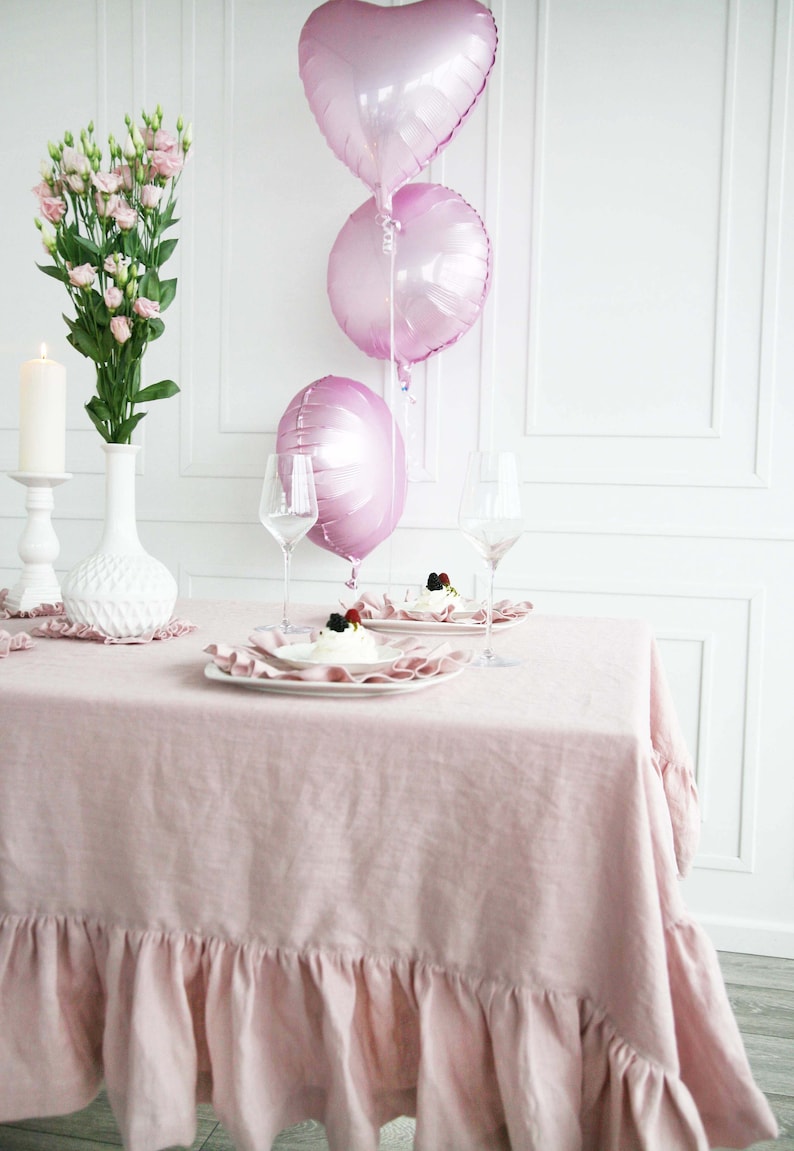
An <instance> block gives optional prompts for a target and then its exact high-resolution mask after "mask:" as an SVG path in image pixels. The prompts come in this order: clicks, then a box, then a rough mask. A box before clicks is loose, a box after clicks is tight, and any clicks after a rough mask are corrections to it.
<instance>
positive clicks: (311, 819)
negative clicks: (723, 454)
mask: <svg viewBox="0 0 794 1151" xmlns="http://www.w3.org/2000/svg"><path fill="white" fill-rule="evenodd" d="M179 614H180V615H181V616H183V617H185V618H188V619H190V620H192V621H193V622H195V623H197V624H198V625H199V628H198V630H197V631H196V632H194V633H192V634H191V635H187V636H182V637H181V638H179V639H175V640H172V641H169V642H164V643H152V644H148V645H141V646H124V645H116V646H103V645H100V644H93V643H88V642H79V641H75V640H66V639H40V640H38V641H37V644H36V646H35V648H32V649H31V650H29V651H22V652H16V653H14V654H12V655H11V656H10V658H8V659H6V660H4V661H2V663H0V732H2V735H0V762H1V763H2V767H1V768H0V1121H5V1122H7V1121H12V1120H15V1119H20V1118H25V1117H33V1116H43V1115H46V1114H55V1113H62V1112H66V1111H70V1110H75V1109H78V1108H80V1107H82V1106H84V1105H86V1104H87V1103H88V1102H89V1101H90V1100H91V1099H92V1098H93V1096H94V1095H95V1093H96V1091H97V1090H98V1088H99V1086H100V1083H101V1082H102V1080H103V1079H104V1081H105V1083H106V1086H107V1091H108V1095H109V1098H110V1101H111V1105H112V1107H113V1110H114V1112H115V1115H116V1117H117V1120H118V1122H119V1125H120V1128H121V1131H122V1135H123V1138H124V1140H125V1146H126V1147H128V1148H129V1149H130V1151H157V1149H159V1148H163V1147H166V1146H169V1145H172V1144H177V1143H183V1144H189V1143H190V1142H191V1141H192V1139H193V1137H194V1134H195V1104H196V1100H197V1099H199V1100H207V1099H211V1100H212V1102H213V1104H214V1106H215V1109H216V1112H217V1114H218V1116H219V1118H220V1119H221V1120H222V1122H223V1124H224V1126H225V1127H226V1128H227V1129H228V1130H229V1132H230V1133H231V1135H232V1137H233V1139H234V1141H235V1145H236V1146H237V1147H238V1148H239V1149H240V1151H262V1149H263V1148H267V1147H269V1146H270V1142H271V1141H272V1140H273V1138H274V1137H275V1136H276V1134H277V1133H278V1132H279V1131H280V1130H281V1129H283V1128H284V1127H285V1126H288V1125H290V1124H292V1123H295V1122H298V1121H300V1120H303V1119H306V1118H316V1119H319V1120H321V1121H322V1122H324V1123H325V1125H326V1128H327V1133H328V1139H329V1143H330V1145H331V1148H332V1149H333V1151H374V1149H375V1148H377V1145H378V1130H379V1127H380V1125H381V1124H383V1123H384V1122H386V1121H387V1120H389V1119H391V1118H393V1117H395V1116H396V1115H399V1114H408V1115H416V1117H417V1124H416V1142H415V1146H416V1148H417V1149H418V1151H474V1149H475V1148H477V1149H478V1151H481V1149H485V1148H487V1149H506V1148H508V1147H510V1148H512V1149H513V1151H635V1149H636V1148H646V1149H648V1151H652V1149H658V1151H685V1149H686V1151H695V1149H701V1148H706V1147H708V1146H710V1145H720V1146H725V1147H729V1146H731V1147H743V1146H747V1145H748V1144H750V1143H752V1142H753V1141H755V1140H758V1139H761V1138H768V1137H770V1136H771V1135H773V1134H774V1133H775V1130H776V1128H775V1123H774V1119H773V1117H772V1115H771V1112H770V1110H769V1108H768V1105H767V1103H766V1100H765V1099H764V1097H763V1095H762V1094H761V1093H760V1091H759V1090H758V1088H757V1087H756V1085H755V1084H754V1082H753V1079H752V1076H751V1073H750V1070H749V1067H748V1064H747V1060H746V1058H745V1054H744V1050H743V1047H742V1043H741V1039H740V1036H739V1032H738V1029H737V1026H736V1023H735V1021H734V1018H733V1016H732V1013H731V1010H730V1006H729V1004H728V1000H727V997H726V993H725V989H724V985H723V982H722V979H721V976H720V971H719V967H718V963H717V958H716V953H715V951H714V949H713V947H712V945H711V943H710V942H709V941H708V939H707V937H706V936H705V934H704V933H703V931H702V930H701V928H700V927H699V926H698V925H697V924H696V923H695V922H693V920H692V918H691V917H690V916H689V914H688V913H687V910H686V908H685V906H684V904H683V902H682V897H681V893H680V890H679V878H678V873H679V871H680V870H685V869H686V868H687V867H688V866H689V864H690V863H691V858H692V854H693V851H694V848H695V844H696V840H697V818H698V817H697V805H696V797H695V792H694V784H693V782H692V776H691V765H690V762H689V759H688V756H687V752H686V748H685V747H684V744H683V740H682V739H681V735H680V732H679V729H678V725H677V721H676V717H675V713H674V709H673V707H672V703H671V700H670V696H669V692H668V690H667V687H666V684H665V681H664V673H663V670H662V668H661V665H660V663H659V660H658V655H657V652H656V646H655V644H654V640H653V636H652V634H651V631H650V629H649V628H648V626H647V625H646V624H644V623H642V622H639V621H621V620H602V619H565V618H559V617H550V616H546V617H544V616H542V615H535V616H533V617H531V618H530V619H529V620H528V621H526V622H525V623H523V624H521V625H520V626H518V627H516V628H514V629H512V630H510V631H506V632H502V633H500V634H499V635H498V636H497V637H495V638H496V640H497V646H498V647H499V649H501V650H503V651H505V652H512V653H514V654H517V655H519V656H521V657H522V658H523V660H524V662H523V663H522V664H521V665H520V666H518V667H514V668H506V669H499V670H479V669H467V670H466V671H465V672H464V673H463V674H462V675H460V676H458V677H457V678H456V679H454V680H451V681H449V682H447V683H443V684H438V685H434V686H432V687H429V688H427V689H425V690H423V691H420V692H417V693H414V694H404V695H395V696H378V697H369V698H350V699H340V698H335V699H323V698H294V697H289V696H283V695H267V694H258V693H255V692H253V691H249V690H243V689H240V688H237V687H233V686H227V685H225V684H216V683H211V682H209V681H207V680H206V679H205V678H204V676H203V674H202V672H203V667H204V664H205V663H206V662H207V658H208V657H207V656H206V655H205V654H204V652H203V648H204V647H205V646H206V645H208V644H210V643H215V642H221V643H241V644H242V643H245V641H246V639H247V636H248V634H249V633H250V631H251V629H252V627H253V626H255V625H256V624H257V623H260V622H263V619H265V618H267V616H268V614H269V613H268V611H267V609H263V608H262V607H261V606H258V605H254V604H230V603H217V604H212V603H201V602H198V601H187V602H184V603H182V604H180V605H179ZM296 614H297V615H298V616H300V614H301V613H300V610H297V611H296ZM325 614H327V612H322V611H320V610H319V609H318V610H317V611H312V610H310V609H305V610H304V612H303V616H304V618H305V619H306V621H307V622H313V623H322V622H323V618H322V617H323V615H325ZM29 625H30V621H25V626H27V627H28V628H29ZM6 626H7V627H9V628H10V629H14V628H16V629H17V630H20V628H21V626H23V625H22V622H21V621H20V622H16V621H9V623H7V624H6ZM457 642H458V643H465V642H468V641H466V640H460V641H457ZM473 642H474V643H475V645H477V644H478V643H479V641H478V640H475V641H473Z"/></svg>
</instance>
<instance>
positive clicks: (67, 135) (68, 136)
mask: <svg viewBox="0 0 794 1151" xmlns="http://www.w3.org/2000/svg"><path fill="white" fill-rule="evenodd" d="M63 142H64V144H66V146H67V148H72V147H73V146H74V136H73V135H72V133H71V132H64V134H63Z"/></svg>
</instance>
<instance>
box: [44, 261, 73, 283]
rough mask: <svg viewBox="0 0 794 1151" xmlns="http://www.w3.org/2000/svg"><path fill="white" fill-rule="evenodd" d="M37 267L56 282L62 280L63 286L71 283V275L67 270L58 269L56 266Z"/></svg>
mask: <svg viewBox="0 0 794 1151" xmlns="http://www.w3.org/2000/svg"><path fill="white" fill-rule="evenodd" d="M36 267H37V268H38V269H39V270H40V271H42V272H43V273H44V275H45V276H52V278H53V279H54V280H60V281H61V283H62V284H68V283H69V273H68V272H67V271H66V269H65V268H58V267H56V266H55V264H36Z"/></svg>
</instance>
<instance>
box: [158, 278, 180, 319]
mask: <svg viewBox="0 0 794 1151" xmlns="http://www.w3.org/2000/svg"><path fill="white" fill-rule="evenodd" d="M175 295H176V280H161V281H160V311H161V312H164V311H165V310H166V308H167V307H168V306H169V304H171V303H172V302H173V299H174V296H175Z"/></svg>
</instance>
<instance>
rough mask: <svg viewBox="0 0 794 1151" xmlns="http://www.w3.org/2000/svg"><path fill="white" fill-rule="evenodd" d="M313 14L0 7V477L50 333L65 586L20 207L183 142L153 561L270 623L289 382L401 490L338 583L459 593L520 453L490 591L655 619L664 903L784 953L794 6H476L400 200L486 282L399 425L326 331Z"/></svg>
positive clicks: (8, 557)
mask: <svg viewBox="0 0 794 1151" xmlns="http://www.w3.org/2000/svg"><path fill="white" fill-rule="evenodd" d="M313 7H314V4H313V3H312V0H290V2H289V3H288V4H287V3H277V2H276V0H66V2H64V0H58V2H56V0H26V2H25V3H21V2H16V0H14V2H9V3H3V4H0V102H1V104H2V108H3V113H4V140H5V148H6V164H5V165H4V172H5V174H4V178H3V181H2V185H1V186H0V232H1V234H2V240H3V245H2V251H3V253H4V260H3V275H2V276H0V389H1V390H0V395H2V398H3V403H2V405H0V472H5V471H10V470H13V469H14V468H15V467H16V464H17V455H16V453H17V412H18V409H17V386H18V373H19V365H20V364H21V363H22V361H23V360H25V359H28V358H30V357H31V356H32V355H35V354H36V352H37V350H38V346H39V344H40V342H41V340H42V339H45V340H46V341H47V342H48V345H49V346H50V349H51V354H52V355H53V356H54V357H55V358H56V359H59V360H61V361H62V362H63V363H65V364H66V365H67V369H68V378H69V398H68V440H67V468H68V469H69V470H70V471H72V472H73V473H74V479H73V480H72V481H71V482H70V483H69V484H66V485H64V486H63V487H62V488H59V489H58V490H57V492H56V527H57V531H58V535H59V538H60V541H61V555H60V558H59V561H58V565H57V566H58V567H59V569H60V570H61V571H65V570H67V569H68V568H69V567H70V566H71V565H72V564H73V563H75V562H76V561H77V560H78V559H80V558H82V557H83V556H84V555H85V554H86V553H87V552H88V551H90V550H91V549H92V548H93V546H94V545H95V543H96V541H97V538H98V534H99V521H100V518H101V514H102V485H103V481H102V453H101V452H100V450H99V443H98V437H97V435H96V433H95V432H94V430H93V428H92V427H91V425H90V424H89V421H88V419H87V417H86V416H85V415H84V413H83V411H82V405H83V403H84V402H85V401H86V400H87V399H88V397H89V395H90V394H91V389H92V380H91V371H90V364H89V363H88V362H87V361H85V360H82V359H81V358H80V357H79V356H77V354H76V353H74V352H73V351H72V349H71V348H69V346H68V345H67V344H66V341H65V325H64V324H63V321H62V319H61V316H60V313H61V311H62V310H63V309H64V307H65V305H66V303H67V301H66V298H65V294H64V293H63V290H62V288H61V287H60V286H59V285H57V284H56V283H55V282H54V281H52V280H49V279H45V277H43V276H42V275H41V273H40V272H38V271H37V270H36V268H35V260H36V259H38V258H39V251H38V241H37V237H36V233H35V231H34V229H33V226H32V217H33V215H34V212H35V201H34V198H33V196H32V195H31V194H30V188H31V187H32V186H33V185H34V184H35V183H36V182H37V179H38V164H39V161H40V159H42V158H43V157H44V155H45V154H46V142H47V140H48V139H51V138H56V137H60V136H61V135H62V133H63V131H64V129H66V128H71V129H72V130H76V129H79V128H80V127H81V126H82V125H83V124H85V123H86V122H87V121H88V119H89V118H92V117H93V119H94V120H95V122H96V124H97V128H98V134H99V136H100V138H103V137H104V136H105V135H106V134H107V132H108V131H114V132H115V133H116V134H117V135H118V134H120V132H121V125H122V124H123V116H124V113H125V111H128V110H129V111H131V112H137V111H139V110H140V108H141V107H142V106H151V105H153V104H155V103H157V102H158V101H159V102H160V103H162V104H163V105H164V107H165V109H166V116H167V118H168V119H170V120H171V121H172V122H173V120H174V119H175V118H176V115H177V113H178V112H179V111H182V112H183V113H184V115H185V116H186V118H189V119H192V120H193V122H194V127H195V140H196V145H195V156H194V159H193V160H192V162H191V165H190V167H189V170H188V173H187V175H186V176H185V178H184V181H183V184H182V187H181V194H180V215H181V222H180V225H179V236H180V245H179V247H178V249H177V254H176V256H175V257H174V261H173V267H174V271H173V274H176V275H178V277H179V290H178V294H177V301H176V303H175V305H174V306H173V308H172V309H171V310H170V311H169V313H168V316H167V321H168V322H167V327H166V333H165V335H164V337H163V338H162V339H161V340H160V341H158V343H157V344H156V345H154V346H153V347H152V349H151V350H150V352H149V355H148V360H147V363H146V365H145V374H146V376H147V377H148V379H149V381H152V380H154V379H158V378H160V377H161V376H171V377H173V378H175V379H176V380H177V381H178V382H179V383H180V385H181V387H182V389H183V390H182V394H181V396H180V397H179V398H178V399H177V400H170V401H166V402H164V403H162V404H160V405H154V406H153V407H152V410H151V412H150V414H149V416H148V417H147V419H146V420H145V421H144V422H143V424H142V425H141V427H140V429H139V432H140V436H139V442H141V443H142V444H143V451H142V453H141V456H140V465H139V467H140V475H139V479H138V485H139V486H138V509H139V519H140V532H141V537H142V540H143V542H144V544H145V546H146V547H147V548H148V549H149V550H150V551H151V552H152V553H153V554H155V555H156V556H157V557H158V558H160V559H162V560H163V561H164V562H166V563H167V564H168V565H169V566H170V567H171V568H172V570H173V571H174V572H175V573H176V574H177V575H178V578H179V583H180V589H181V592H182V594H183V595H186V596H199V597H213V598H214V597H236V598H244V599H248V600H251V601H260V602H261V603H264V602H266V601H268V600H271V601H272V600H274V599H277V598H278V595H279V592H280V577H281V569H280V556H279V553H278V551H277V549H276V548H275V545H274V544H273V542H272V541H271V540H270V539H269V538H267V537H266V536H265V533H264V531H263V529H262V528H261V527H260V526H259V524H258V522H257V519H256V505H257V497H258V488H259V481H260V478H261V474H262V471H263V467H264V460H265V457H266V455H267V453H268V451H269V450H271V449H272V446H273V443H274V438H275V429H276V425H277V423H278V420H279V417H280V415H281V413H282V412H283V410H284V408H285V407H286V405H287V403H288V401H289V400H290V399H291V397H292V396H293V395H294V394H295V393H296V392H297V391H298V390H299V389H301V388H303V387H305V386H306V385H307V384H308V383H310V382H311V381H313V380H315V379H318V378H320V377H321V376H324V375H328V374H335V375H342V376H350V377H352V378H354V379H357V380H360V381H361V382H362V383H365V384H367V385H368V386H370V387H372V388H373V389H374V390H376V391H378V392H380V393H382V394H384V393H385V394H386V396H387V398H390V399H393V401H394V404H395V410H396V414H397V415H398V417H399V419H400V421H401V423H402V424H403V425H404V426H405V428H406V433H407V437H408V439H409V442H410V464H411V475H412V480H411V484H410V489H409V497H408V504H407V508H406V512H405V516H404V518H403V521H402V523H401V525H400V527H399V529H398V530H397V532H396V533H395V534H394V536H393V537H392V539H391V540H390V541H388V542H387V543H385V544H383V545H382V546H381V547H380V548H379V549H378V550H377V551H376V552H375V553H373V554H372V555H371V556H370V557H369V558H368V559H367V560H366V561H365V563H364V565H363V569H362V577H361V578H362V584H363V585H365V586H367V587H371V588H375V589H378V588H380V589H383V588H386V587H388V586H394V587H396V588H399V587H401V586H403V585H404V584H408V583H415V582H416V581H417V580H418V579H419V578H420V577H421V576H422V575H423V574H424V573H426V571H428V570H431V569H432V568H438V567H439V566H441V567H444V568H445V569H446V570H448V571H450V572H453V571H454V573H455V582H456V583H457V584H458V586H459V587H462V588H465V590H466V591H467V592H472V593H474V592H476V591H478V590H482V585H481V583H480V576H479V573H478V572H477V571H476V566H475V562H474V556H473V553H471V552H470V550H469V549H468V547H467V545H466V543H465V541H463V540H462V539H461V538H460V537H459V535H458V533H457V531H456V528H455V520H456V510H457V498H458V492H459V488H460V484H461V480H462V476H463V468H464V463H465V457H466V453H467V452H468V450H469V449H471V448H473V447H475V446H478V445H482V446H486V445H488V444H489V443H494V444H496V445H498V446H504V447H512V448H515V449H516V450H517V451H518V452H520V454H521V456H522V458H523V460H524V469H525V470H524V475H525V480H526V499H527V506H528V509H529V524H530V528H529V530H528V531H527V532H526V534H525V536H524V537H523V538H522V539H521V541H520V542H519V544H518V545H516V547H515V549H514V550H513V552H512V553H511V554H510V555H509V556H508V557H507V558H506V559H505V561H504V564H503V569H502V570H501V571H500V584H501V589H500V590H501V591H503V593H504V594H509V595H515V596H521V597H522V598H523V597H525V596H527V595H528V596H530V597H531V598H532V599H533V600H534V602H535V604H536V606H537V610H540V611H545V612H561V613H567V614H577V613H598V614H611V615H641V616H644V617H646V618H648V619H650V620H651V621H652V623H653V624H654V626H655V628H656V632H657V635H658V636H659V640H660V643H661V647H662V650H663V654H664V659H665V665H666V667H667V670H668V674H669V677H670V680H671V683H672V686H673V690H674V694H675V696H676V700H677V704H678V708H679V711H680V714H681V718H682V722H683V724H684V726H685V729H686V732H687V735H688V738H689V742H690V746H691V748H692V751H693V754H694V755H695V758H696V762H697V772H698V782H699V786H700V789H701V795H702V801H703V803H702V807H703V835H702V846H701V853H700V856H699V859H698V862H697V866H696V868H695V871H694V874H693V875H692V877H691V878H690V879H689V880H687V883H686V889H687V898H688V901H689V904H690V906H691V907H692V909H693V910H694V911H695V912H696V913H697V914H698V915H699V916H700V917H701V918H702V920H703V922H704V923H705V924H706V925H707V927H708V928H709V930H710V931H711V933H712V935H713V937H714V939H715V940H716V942H717V943H718V945H720V946H724V947H729V948H736V949H738V950H749V951H761V952H768V953H771V954H780V955H789V956H794V763H793V762H792V760H793V758H794V756H793V754H792V750H791V749H792V746H794V730H793V728H794V725H793V724H792V718H791V715H792V707H791V695H792V688H793V687H794V611H792V607H791V588H792V584H793V583H794V399H793V397H794V349H793V347H792V338H791V332H792V329H793V328H794V324H793V323H792V321H793V320H794V168H793V167H792V159H794V143H793V140H794V137H792V132H793V131H794V90H793V86H794V76H792V61H793V53H792V39H793V36H794V11H793V9H794V0H687V2H686V3H682V2H681V0H493V3H492V4H491V7H492V10H493V13H494V16H495V18H496V22H497V26H498V29H499V50H498V58H497V66H496V68H495V70H494V72H493V74H492V76H491V79H490V81H489V84H488V88H487V92H486V97H485V98H484V99H483V101H482V102H481V104H480V105H479V107H478V108H477V110H476V112H475V113H474V115H473V116H472V118H471V119H470V121H469V122H468V123H467V124H466V125H465V126H464V128H463V130H462V131H461V132H460V134H459V136H458V137H457V138H456V139H455V140H454V141H453V143H452V144H451V145H450V146H449V147H448V148H447V149H446V150H445V151H443V152H442V153H441V155H440V156H439V157H438V158H437V159H436V160H435V161H434V162H433V164H432V165H431V166H430V168H429V169H428V170H427V172H426V173H425V175H424V176H423V178H427V179H430V180H432V181H433V182H436V183H440V184H445V185H447V186H449V187H451V188H453V189H455V190H456V191H457V192H459V193H460V194H461V195H462V196H463V197H464V198H465V199H466V200H467V201H468V202H469V203H471V204H472V206H473V207H474V208H475V209H476V210H477V211H478V212H479V213H480V215H481V216H482V217H483V219H484V221H485V223H486V226H487V228H488V231H489V234H490V236H491V240H492V243H493V247H494V278H493V288H492V292H491V295H490V298H489V300H488V303H487V305H486V308H485V311H484V314H483V317H482V320H481V322H480V323H478V325H477V326H476V327H475V328H474V329H473V330H472V331H471V332H470V333H469V334H468V335H467V336H466V337H464V339H463V340H461V341H460V343H458V344H457V345H456V346H455V347H453V348H450V349H448V350H447V351H445V352H443V353H442V354H440V355H438V356H435V357H433V358H431V360H429V361H428V362H427V363H426V364H425V365H422V366H418V367H417V368H416V370H415V372H414V382H413V388H412V391H413V395H414V398H415V403H413V404H410V405H409V404H406V403H404V402H403V399H402V397H397V398H396V399H395V398H393V397H391V396H390V389H389V387H388V376H387V373H386V372H385V371H384V367H383V365H382V364H381V363H380V362H377V361H374V360H370V359H368V358H367V357H365V356H364V355H363V354H362V353H361V352H359V351H358V349H357V348H356V347H355V346H354V345H353V344H352V343H350V342H349V341H348V340H347V339H346V337H345V336H344V335H343V334H342V332H341V331H340V330H339V328H338V327H337V326H336V324H335V322H334V319H333V317H332V315H331V311H330V307H329V305H328V300H327V296H326V289H325V281H326V266H327V260H328V255H329V252H330V250H331V247H332V245H333V242H334V240H335V238H336V236H337V234H338V232H339V230H340V228H341V227H342V225H343V223H344V222H345V220H346V219H347V216H348V215H349V214H350V213H351V212H353V211H354V210H355V209H356V208H357V207H358V206H359V205H360V204H361V203H362V202H363V201H364V200H365V199H367V198H368V192H367V189H366V188H365V187H364V185H363V184H361V183H360V182H359V181H357V180H356V179H355V178H354V177H353V176H352V175H351V174H350V173H349V172H348V171H347V169H346V168H345V167H344V166H343V165H342V164H341V163H340V162H339V161H338V160H337V159H336V158H335V157H334V156H333V154H332V153H331V151H330V149H329V148H328V147H327V145H326V144H325V142H324V140H323V138H322V137H321V135H320V132H319V130H318V128H317V125H316V124H315V122H314V119H313V117H312V116H311V113H310V111H309V108H308V105H307V103H306V101H305V98H304V95H303V90H302V86H301V83H300V79H299V76H298V68H297V43H298V36H299V33H300V29H301V27H302V25H303V23H304V21H305V20H306V18H307V16H308V15H309V13H310V12H311V10H312V8H313ZM67 41H68V44H69V54H68V66H66V65H64V62H63V56H62V55H59V56H58V61H59V64H58V66H57V67H56V66H55V63H54V61H55V58H56V51H55V49H56V46H57V45H58V44H60V43H64V42H67ZM23 503H24V495H23V492H22V489H21V488H19V487H18V486H17V485H16V484H14V483H13V482H12V481H10V480H8V479H6V480H3V479H2V476H0V586H2V585H4V584H9V583H11V582H13V581H14V579H15V578H16V572H17V568H18V557H17V550H16V549H17V541H18V537H19V534H20V532H21V529H22V524H23V518H22V508H23ZM347 576H348V570H347V566H346V565H345V564H344V563H343V561H341V560H339V559H338V558H337V557H335V556H332V555H331V554H329V553H327V552H324V551H321V550H320V549H318V548H315V547H313V546H312V545H310V544H305V545H302V547H301V548H300V549H299V550H298V552H297V554H296V558H295V564H294V582H295V588H294V592H295V595H296V596H297V597H299V598H303V599H306V600H311V601H314V602H321V603H322V602H327V603H328V604H329V606H331V605H333V604H334V603H335V602H336V600H337V599H338V597H339V596H340V595H341V594H343V593H344V592H345V589H344V587H343V581H344V580H345V579H346V578H347ZM253 610H254V611H256V610H257V609H256V608H254V609H253ZM0 690H2V667H0Z"/></svg>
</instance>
